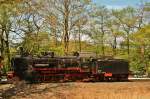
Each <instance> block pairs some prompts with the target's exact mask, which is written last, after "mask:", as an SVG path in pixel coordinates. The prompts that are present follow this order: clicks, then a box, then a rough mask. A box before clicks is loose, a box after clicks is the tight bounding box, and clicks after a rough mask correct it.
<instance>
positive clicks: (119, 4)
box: [93, 0, 150, 9]
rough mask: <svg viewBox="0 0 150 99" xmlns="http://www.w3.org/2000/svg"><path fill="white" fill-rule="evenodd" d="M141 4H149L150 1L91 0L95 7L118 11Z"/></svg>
mask: <svg viewBox="0 0 150 99" xmlns="http://www.w3.org/2000/svg"><path fill="white" fill-rule="evenodd" d="M141 1H142V2H150V0H93V2H94V3H95V4H96V5H105V6H106V7H107V8H110V9H112V8H114V9H120V8H124V7H127V6H133V7H136V6H139V4H140V3H141Z"/></svg>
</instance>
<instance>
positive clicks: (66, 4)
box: [64, 0, 69, 55]
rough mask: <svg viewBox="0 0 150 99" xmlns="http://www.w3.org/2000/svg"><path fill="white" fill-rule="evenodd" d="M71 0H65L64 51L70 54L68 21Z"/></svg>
mask: <svg viewBox="0 0 150 99" xmlns="http://www.w3.org/2000/svg"><path fill="white" fill-rule="evenodd" d="M68 2H69V1H68V0H64V8H65V11H64V53H65V55H67V54H68V46H69V33H68V21H69V3H68Z"/></svg>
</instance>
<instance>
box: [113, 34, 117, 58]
mask: <svg viewBox="0 0 150 99" xmlns="http://www.w3.org/2000/svg"><path fill="white" fill-rule="evenodd" d="M116 48H117V39H116V36H114V45H113V55H114V56H115V55H116Z"/></svg>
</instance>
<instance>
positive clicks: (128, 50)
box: [127, 31, 130, 57]
mask: <svg viewBox="0 0 150 99" xmlns="http://www.w3.org/2000/svg"><path fill="white" fill-rule="evenodd" d="M127 53H128V57H129V54H130V38H129V31H127Z"/></svg>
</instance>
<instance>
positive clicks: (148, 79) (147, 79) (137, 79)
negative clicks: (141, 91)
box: [128, 78, 150, 82]
mask: <svg viewBox="0 0 150 99" xmlns="http://www.w3.org/2000/svg"><path fill="white" fill-rule="evenodd" d="M128 80H129V81H141V82H142V81H144V82H145V81H150V78H128Z"/></svg>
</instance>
